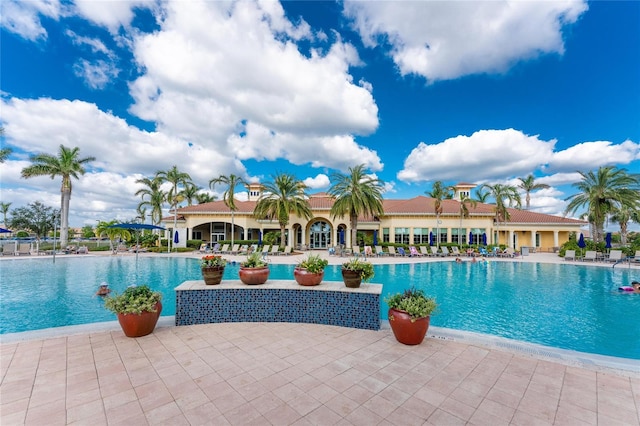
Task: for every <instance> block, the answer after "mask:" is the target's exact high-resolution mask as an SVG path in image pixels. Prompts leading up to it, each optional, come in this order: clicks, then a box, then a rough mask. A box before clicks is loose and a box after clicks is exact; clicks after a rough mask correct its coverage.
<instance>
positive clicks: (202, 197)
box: [196, 192, 218, 204]
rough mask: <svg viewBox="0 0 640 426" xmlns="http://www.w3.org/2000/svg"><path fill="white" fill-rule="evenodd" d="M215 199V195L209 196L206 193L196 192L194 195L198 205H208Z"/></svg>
mask: <svg viewBox="0 0 640 426" xmlns="http://www.w3.org/2000/svg"><path fill="white" fill-rule="evenodd" d="M217 198H218V197H216V196H215V195H211V194H208V193H206V192H198V193H197V194H196V201H197V202H198V204H204V203H210V202H212V201H215V200H216V199H217Z"/></svg>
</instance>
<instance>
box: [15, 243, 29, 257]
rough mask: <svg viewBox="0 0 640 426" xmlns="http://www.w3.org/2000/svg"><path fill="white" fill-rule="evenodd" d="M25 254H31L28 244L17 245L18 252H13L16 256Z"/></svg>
mask: <svg viewBox="0 0 640 426" xmlns="http://www.w3.org/2000/svg"><path fill="white" fill-rule="evenodd" d="M23 254H26V255H27V256H28V255H30V254H31V244H29V243H20V244H19V245H18V251H17V252H15V255H16V256H22V255H23Z"/></svg>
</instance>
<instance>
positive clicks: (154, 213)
mask: <svg viewBox="0 0 640 426" xmlns="http://www.w3.org/2000/svg"><path fill="white" fill-rule="evenodd" d="M136 183H141V184H143V185H145V187H144V188H140V189H139V190H137V191H136V194H135V195H141V196H142V201H141V202H140V204H138V210H139V209H141V208H142V207H149V208H150V209H151V223H152V224H154V225H159V224H160V221H161V220H162V204H163V203H164V202H165V199H166V197H165V193H164V192H163V191H162V189H161V188H160V187H161V186H162V181H161V180H160V179H159V178H158V177H154V178H151V179H149V178H141V179H138V180H136Z"/></svg>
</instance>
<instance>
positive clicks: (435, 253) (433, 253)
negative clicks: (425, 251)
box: [429, 246, 444, 257]
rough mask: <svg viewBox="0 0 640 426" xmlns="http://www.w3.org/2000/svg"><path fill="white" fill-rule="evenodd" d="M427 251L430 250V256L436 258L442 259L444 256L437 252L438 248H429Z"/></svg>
mask: <svg viewBox="0 0 640 426" xmlns="http://www.w3.org/2000/svg"><path fill="white" fill-rule="evenodd" d="M429 250H431V255H432V256H436V257H443V256H444V255H443V254H442V253H439V252H438V247H435V246H429Z"/></svg>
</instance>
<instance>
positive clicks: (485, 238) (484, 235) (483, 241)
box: [482, 232, 487, 246]
mask: <svg viewBox="0 0 640 426" xmlns="http://www.w3.org/2000/svg"><path fill="white" fill-rule="evenodd" d="M482 245H483V246H486V245H487V233H486V232H483V233H482Z"/></svg>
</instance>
